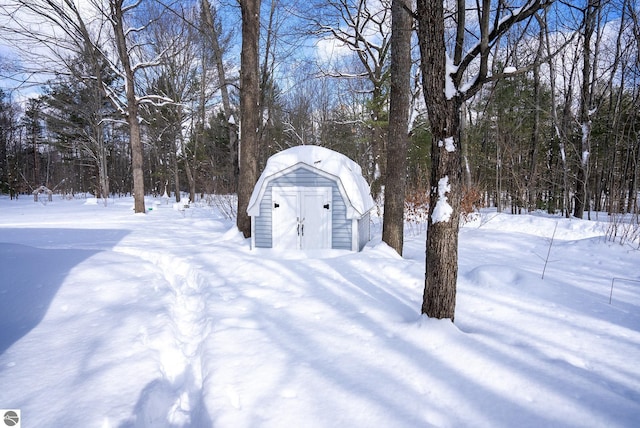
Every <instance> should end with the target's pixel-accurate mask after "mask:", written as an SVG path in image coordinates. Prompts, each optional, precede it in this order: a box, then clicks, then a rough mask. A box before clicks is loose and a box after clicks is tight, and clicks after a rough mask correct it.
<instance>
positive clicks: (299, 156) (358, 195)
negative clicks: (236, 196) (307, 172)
mask: <svg viewBox="0 0 640 428" xmlns="http://www.w3.org/2000/svg"><path fill="white" fill-rule="evenodd" d="M298 164H302V165H308V166H310V167H313V168H316V169H318V170H320V171H322V172H324V173H326V174H330V175H332V176H334V177H335V178H337V179H339V181H340V182H341V184H342V188H343V190H344V193H345V194H346V195H345V196H346V197H347V198H348V199H349V202H350V203H351V206H352V208H353V209H354V210H355V211H356V213H357V215H359V216H361V215H363V214H364V213H366V212H368V211H369V210H371V209H372V208H373V206H374V203H373V198H372V197H371V189H370V188H369V184H367V181H366V180H365V179H364V177H363V176H362V169H361V168H360V165H358V164H357V163H355V162H354V161H353V160H351V159H349V158H348V157H347V156H345V155H343V154H341V153H338V152H336V151H333V150H330V149H327V148H325V147H320V146H309V145H307V146H295V147H291V148H288V149H286V150H283V151H281V152H279V153H276V154H275V155H273V156H271V157H270V158H269V159H268V160H267V165H266V166H265V168H264V171H262V174H261V175H260V178H259V179H258V182H257V183H256V185H255V187H254V189H253V193H252V194H251V199H250V200H249V206H248V208H247V213H248V214H249V215H250V216H257V215H259V214H260V203H259V200H260V199H261V198H262V194H264V190H265V189H263V187H265V185H266V184H267V183H268V181H270V180H271V179H272V178H273V177H274V175H278V174H279V173H281V172H282V171H284V170H286V169H289V168H292V167H295V166H296V165H298ZM302 165H301V166H302ZM356 213H353V214H356ZM350 217H351V216H350Z"/></svg>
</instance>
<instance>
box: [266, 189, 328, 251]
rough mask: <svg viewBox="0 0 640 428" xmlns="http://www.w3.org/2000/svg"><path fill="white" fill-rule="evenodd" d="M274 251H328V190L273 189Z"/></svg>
mask: <svg viewBox="0 0 640 428" xmlns="http://www.w3.org/2000/svg"><path fill="white" fill-rule="evenodd" d="M272 195H273V199H272V201H273V223H272V225H273V226H272V237H273V247H274V248H282V249H300V248H301V249H321V248H331V210H332V208H333V207H332V200H331V188H330V187H274V188H273V193H272Z"/></svg>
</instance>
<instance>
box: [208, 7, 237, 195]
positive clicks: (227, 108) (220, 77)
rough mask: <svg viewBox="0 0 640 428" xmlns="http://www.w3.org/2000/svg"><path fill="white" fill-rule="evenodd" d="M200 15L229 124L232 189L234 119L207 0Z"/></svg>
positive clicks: (235, 147) (234, 137)
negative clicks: (207, 33)
mask: <svg viewBox="0 0 640 428" xmlns="http://www.w3.org/2000/svg"><path fill="white" fill-rule="evenodd" d="M202 13H203V15H204V22H205V26H206V28H207V30H208V32H209V42H210V43H211V49H212V50H213V57H214V63H215V66H216V71H217V72H218V81H219V83H220V97H221V98H222V108H223V109H224V117H225V119H226V120H227V122H228V123H229V160H230V162H231V168H232V174H231V176H230V178H231V179H232V180H233V183H232V188H234V189H235V188H236V186H237V180H238V177H237V174H236V170H237V165H238V142H237V138H238V136H237V134H236V126H235V125H236V124H235V119H233V118H232V114H233V112H232V111H231V98H230V97H229V89H228V88H227V77H226V72H225V69H224V61H223V60H222V53H223V52H222V49H221V47H220V42H219V40H218V39H219V37H220V35H219V34H218V31H217V29H216V25H215V21H214V19H213V14H212V13H211V4H210V2H209V0H202Z"/></svg>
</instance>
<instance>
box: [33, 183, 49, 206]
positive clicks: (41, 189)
mask: <svg viewBox="0 0 640 428" xmlns="http://www.w3.org/2000/svg"><path fill="white" fill-rule="evenodd" d="M43 193H45V194H46V195H47V201H49V202H51V201H53V191H52V190H49V189H48V188H47V187H46V186H44V185H43V186H40V187H38V188H37V189H36V190H34V191H33V202H38V198H39V197H40V195H41V194H43Z"/></svg>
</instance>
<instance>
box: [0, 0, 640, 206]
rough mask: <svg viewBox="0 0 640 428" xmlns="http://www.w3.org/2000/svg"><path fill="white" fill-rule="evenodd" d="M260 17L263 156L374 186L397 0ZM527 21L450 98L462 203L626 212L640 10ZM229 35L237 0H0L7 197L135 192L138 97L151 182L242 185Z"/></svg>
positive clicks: (545, 15) (420, 165) (633, 167)
mask: <svg viewBox="0 0 640 428" xmlns="http://www.w3.org/2000/svg"><path fill="white" fill-rule="evenodd" d="M492 5H493V6H492V7H493V8H495V9H498V8H509V7H511V6H510V5H509V2H493V3H492ZM114 11H119V12H120V14H119V15H118V14H116V13H114ZM260 16H261V25H260V63H259V79H260V93H259V106H260V109H261V112H260V117H261V119H262V120H261V121H260V125H259V129H258V138H259V144H258V148H259V149H258V150H259V151H258V159H257V162H258V168H259V169H261V168H262V167H263V166H264V164H265V162H266V160H267V158H268V157H269V156H270V155H271V154H273V153H275V152H278V151H280V150H282V149H285V148H287V147H291V146H295V145H299V144H317V145H321V146H325V147H329V148H331V149H334V150H336V151H339V152H341V153H344V154H345V155H347V156H349V157H350V158H352V159H354V160H355V161H356V162H358V163H359V164H360V166H361V167H362V170H363V173H364V174H365V176H366V178H367V180H368V181H369V182H370V183H371V185H372V190H373V193H374V196H376V197H378V196H380V195H381V194H382V189H384V183H385V177H386V170H387V169H388V168H393V165H389V166H387V161H386V154H387V148H388V147H387V146H388V140H387V137H386V135H387V129H388V123H389V93H390V55H391V51H390V41H391V1H390V0H389V1H387V0H382V1H380V0H360V1H358V0H355V1H349V0H328V1H326V0H323V1H316V0H311V1H307V2H300V1H297V0H273V1H263V2H262V5H261V14H260ZM496 16H498V14H496ZM114 17H119V19H120V23H119V24H118V22H115V19H114ZM536 18H537V19H536V20H531V21H526V22H523V23H521V24H516V25H514V26H513V28H512V29H510V30H509V33H508V34H506V36H505V37H503V38H501V39H499V43H496V44H495V45H494V46H492V47H491V49H492V54H491V57H490V64H489V66H490V68H491V71H492V74H493V75H503V76H504V77H505V78H502V79H496V80H494V81H492V82H490V83H489V84H486V85H484V86H483V87H482V89H481V90H479V91H478V92H477V93H476V94H475V95H474V96H473V97H472V98H471V99H469V100H468V101H467V102H465V103H464V105H463V111H462V115H463V132H462V136H461V145H462V162H463V182H464V185H465V189H466V190H465V196H464V198H463V209H466V210H470V209H473V208H476V207H486V206H494V207H497V208H498V211H503V210H508V211H511V212H513V213H520V212H527V211H532V210H537V209H542V210H546V211H548V212H550V213H563V214H564V215H567V216H569V215H571V214H574V215H577V216H578V217H581V216H582V212H581V210H576V206H579V207H581V208H583V209H584V212H585V213H586V215H587V216H590V215H591V212H592V211H595V212H599V211H607V212H609V213H611V214H614V213H621V214H622V213H636V214H637V212H638V201H637V198H638V178H639V175H640V173H639V171H638V162H639V161H640V135H639V131H640V123H639V120H640V84H639V78H640V57H639V55H638V51H639V47H640V19H639V18H640V6H639V4H638V2H637V1H636V0H610V1H594V0H588V1H579V2H570V4H568V3H566V2H557V1H556V2H553V3H552V4H551V5H550V6H549V7H547V8H546V9H544V11H543V12H541V13H540V14H539V15H538V16H537V17H536ZM474 19H475V20H478V19H479V15H478V14H476V13H475V12H474V8H473V7H469V8H468V17H467V20H468V21H470V22H471V23H472V24H471V25H473V20H474ZM118 25H120V27H118ZM240 27H241V13H240V7H239V5H238V3H236V2H233V1H232V2H227V1H222V2H215V3H213V2H209V1H208V0H202V1H195V0H194V1H170V0H166V1H157V0H145V1H139V2H124V1H118V0H105V1H99V0H88V1H84V2H74V1H69V0H62V1H59V0H58V1H50V0H29V1H19V0H14V1H10V0H3V1H2V2H0V30H1V34H2V41H1V43H0V44H1V45H2V46H1V47H0V79H1V80H0V191H1V192H2V193H10V194H11V195H15V196H16V197H17V195H19V194H26V193H31V192H33V191H34V190H36V189H37V188H38V187H39V186H41V185H45V186H47V187H48V188H49V189H51V190H53V191H55V192H56V193H63V194H70V195H73V194H77V193H91V194H95V195H96V196H98V197H102V198H105V200H106V198H107V197H109V196H115V195H128V194H131V192H132V191H133V171H132V160H133V154H132V149H131V147H132V145H131V141H130V139H131V123H130V122H127V120H126V119H125V118H126V117H131V111H130V110H128V109H129V108H130V107H131V104H132V102H131V101H128V94H127V90H131V91H133V93H134V95H135V104H136V107H138V110H137V112H136V116H137V123H139V125H140V144H141V147H142V156H143V159H142V165H143V167H142V174H143V180H144V189H145V192H146V193H148V194H154V195H162V194H164V193H165V192H167V194H169V195H171V196H172V197H174V198H175V200H176V201H180V199H181V197H182V196H181V194H184V193H188V194H189V196H188V198H189V199H190V200H191V201H195V200H198V199H202V198H206V197H209V196H210V195H214V194H233V193H235V192H236V189H237V184H238V152H239V149H238V142H239V135H240V134H239V133H240V132H241V129H240V128H241V126H240V123H239V120H238V118H239V112H238V110H239V104H240V95H239V77H240V51H241V44H240V43H241V40H240ZM118 28H121V29H125V30H124V31H123V36H124V37H126V39H127V40H128V42H129V43H128V48H127V49H126V53H125V55H128V58H129V59H130V60H131V64H130V65H129V70H126V67H125V66H123V64H122V61H121V59H122V52H119V51H118V49H119V47H118V40H119V37H118V34H117V32H118V30H117V29H118ZM412 45H413V48H412V52H413V54H412V57H413V58H414V64H413V66H412V69H411V75H412V76H413V78H412V82H413V83H412V92H411V110H410V124H409V129H408V135H409V137H410V140H409V150H408V154H407V162H408V169H407V174H406V184H407V198H406V206H405V215H411V214H412V213H414V212H415V210H416V209H418V208H420V207H424V206H426V205H428V202H429V201H428V199H429V196H428V195H429V191H428V189H429V185H430V184H429V169H430V159H431V158H430V150H431V143H430V141H431V134H430V129H429V124H428V118H427V114H426V107H425V105H424V99H423V96H422V94H421V86H422V85H421V76H420V72H421V71H420V67H419V56H420V55H419V52H418V45H417V40H415V35H414V42H413V43H412ZM97 53H99V55H98V54H97ZM119 54H120V55H119ZM473 70H474V68H473V67H470V72H473ZM127 71H130V72H131V73H130V75H129V74H128V73H127ZM130 77H131V78H132V79H133V80H127V79H128V78H130ZM104 88H107V90H104ZM129 100H130V98H129ZM585 108H587V113H586V114H587V117H586V118H585V113H584V110H585ZM586 123H588V125H589V126H590V129H589V133H588V134H585V132H584V131H585V130H584V126H585V124H586ZM585 135H588V136H589V138H588V141H585ZM581 192H582V193H581ZM577 198H579V199H577ZM576 201H577V202H576ZM232 215H233V213H232Z"/></svg>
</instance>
